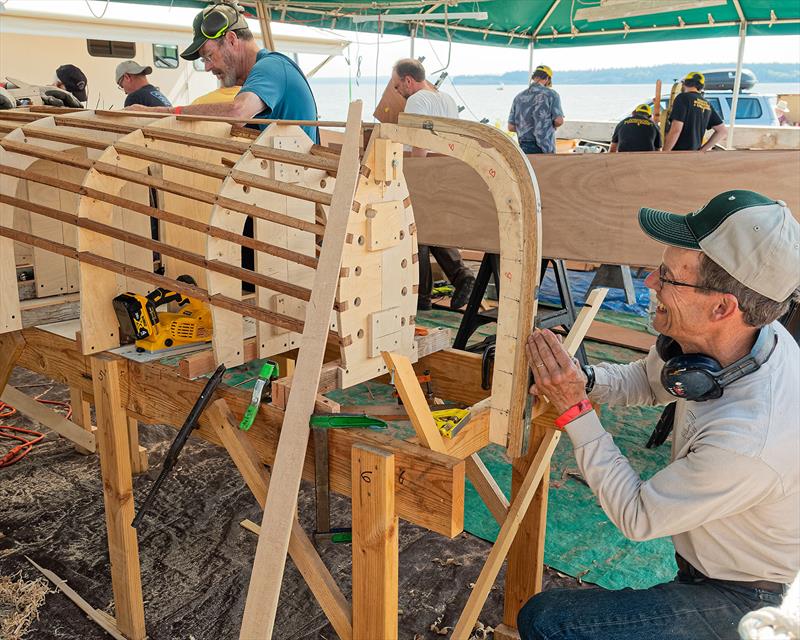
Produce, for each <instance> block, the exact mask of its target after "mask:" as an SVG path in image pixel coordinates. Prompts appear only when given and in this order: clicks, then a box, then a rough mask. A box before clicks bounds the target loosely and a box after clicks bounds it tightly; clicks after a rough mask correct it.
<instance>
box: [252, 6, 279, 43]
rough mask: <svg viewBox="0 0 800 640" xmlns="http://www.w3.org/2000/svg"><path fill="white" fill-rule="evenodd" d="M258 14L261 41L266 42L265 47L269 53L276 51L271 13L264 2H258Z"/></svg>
mask: <svg viewBox="0 0 800 640" xmlns="http://www.w3.org/2000/svg"><path fill="white" fill-rule="evenodd" d="M256 13H257V14H258V24H259V26H260V27H261V39H262V40H263V41H264V47H265V48H266V49H267V50H268V51H275V42H274V40H273V39H272V27H270V24H269V23H270V17H269V11H268V10H267V5H266V4H264V0H258V2H257V3H256Z"/></svg>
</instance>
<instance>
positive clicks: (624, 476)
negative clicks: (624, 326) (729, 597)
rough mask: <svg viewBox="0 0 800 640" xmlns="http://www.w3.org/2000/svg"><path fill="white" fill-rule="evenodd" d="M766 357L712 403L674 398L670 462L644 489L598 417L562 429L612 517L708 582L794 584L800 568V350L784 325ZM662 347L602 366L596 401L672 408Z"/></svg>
mask: <svg viewBox="0 0 800 640" xmlns="http://www.w3.org/2000/svg"><path fill="white" fill-rule="evenodd" d="M773 327H774V328H775V331H776V333H777V334H778V344H777V346H776V347H775V351H774V352H773V353H772V356H771V357H770V358H769V360H768V361H767V362H766V363H765V364H764V365H763V366H762V367H761V368H760V369H759V370H758V371H756V372H755V373H752V374H750V375H748V376H745V377H744V378H741V379H740V380H738V381H736V382H734V383H733V384H731V385H730V386H728V387H727V388H726V389H725V391H724V393H723V396H722V397H721V398H719V399H717V400H709V401H706V402H691V401H686V400H678V401H677V405H676V411H675V428H674V430H673V432H672V455H671V462H670V464H669V465H667V466H666V467H665V468H664V469H662V470H661V471H659V472H658V473H656V474H655V475H654V476H653V477H652V478H650V479H649V480H647V481H642V479H641V478H640V477H639V475H638V474H637V472H636V471H635V470H634V469H633V468H632V467H631V465H630V463H629V462H628V460H627V458H625V457H624V456H623V455H622V454H621V453H620V451H619V449H618V448H617V446H616V445H615V444H614V441H613V439H612V437H611V436H610V435H609V434H608V433H607V432H606V431H605V429H603V427H602V425H601V424H600V420H599V418H598V416H597V414H596V413H595V412H593V411H592V412H590V413H588V414H585V415H583V416H581V417H580V418H578V419H576V420H574V421H573V422H571V423H570V424H568V425H567V427H566V431H567V433H568V434H569V437H570V439H571V440H572V444H573V446H574V448H575V457H576V459H577V462H578V466H579V467H580V470H581V473H582V474H583V476H584V478H585V479H586V481H587V483H588V484H589V486H590V487H591V488H592V491H594V493H595V495H596V496H597V497H598V499H599V500H600V504H601V505H602V507H603V509H604V510H605V512H606V514H607V515H608V517H609V518H610V519H611V520H612V522H614V524H615V525H617V527H618V528H619V529H620V530H621V531H622V533H623V534H624V535H625V536H627V537H628V538H631V539H633V540H648V539H651V538H658V537H662V536H672V541H673V543H674V545H675V549H676V551H677V552H678V553H680V554H681V556H683V557H684V558H685V559H686V560H688V561H689V562H690V563H691V564H692V565H694V566H695V567H696V568H697V569H699V570H700V571H702V572H703V573H704V574H705V575H707V576H709V577H712V578H718V579H723V580H742V581H755V580H772V581H775V582H782V583H790V582H791V581H792V580H793V579H794V578H795V576H796V575H797V573H798V571H799V570H800V349H798V346H797V343H796V342H795V341H794V339H793V338H792V337H791V335H790V334H789V333H788V332H787V331H786V329H784V328H783V327H782V326H781V325H780V324H779V323H777V322H776V323H773ZM662 366H663V361H662V360H661V359H660V358H659V357H658V354H657V353H656V350H655V348H653V349H651V351H650V353H649V354H648V355H647V357H646V358H644V359H643V360H639V361H637V362H633V363H631V364H629V365H610V364H602V365H599V366H597V367H595V372H596V383H595V387H594V390H593V392H592V394H591V399H592V400H593V401H595V402H599V403H601V404H609V405H614V404H617V405H656V404H665V403H668V402H672V401H674V400H675V398H674V397H673V396H671V395H669V394H668V393H667V392H666V391H665V390H664V388H663V386H662V385H661V383H660V380H659V376H660V372H661V368H662Z"/></svg>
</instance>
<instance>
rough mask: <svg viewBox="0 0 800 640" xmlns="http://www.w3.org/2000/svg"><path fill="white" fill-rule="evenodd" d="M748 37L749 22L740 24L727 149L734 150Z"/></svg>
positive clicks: (743, 21)
mask: <svg viewBox="0 0 800 640" xmlns="http://www.w3.org/2000/svg"><path fill="white" fill-rule="evenodd" d="M746 36H747V22H746V21H745V20H742V21H741V22H740V23H739V54H738V57H737V58H736V79H735V80H734V81H733V102H732V103H731V123H730V127H729V128H728V142H727V144H726V149H728V150H730V149H733V132H734V129H735V127H736V109H737V108H738V106H739V90H740V88H741V86H742V61H743V60H744V41H745V38H746Z"/></svg>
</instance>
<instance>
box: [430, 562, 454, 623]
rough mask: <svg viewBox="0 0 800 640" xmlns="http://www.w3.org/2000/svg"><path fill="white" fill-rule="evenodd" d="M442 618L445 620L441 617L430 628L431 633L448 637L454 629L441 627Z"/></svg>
mask: <svg viewBox="0 0 800 640" xmlns="http://www.w3.org/2000/svg"><path fill="white" fill-rule="evenodd" d="M437 560H438V558H437ZM442 618H444V615H441V616H439V617H438V618H436V620H435V621H434V622H433V624H431V626H430V629H431V631H433V632H434V633H435V634H436V635H438V636H446V635H447V634H448V633H450V631H451V630H452V629H453V627H439V623H440V622H441V621H442Z"/></svg>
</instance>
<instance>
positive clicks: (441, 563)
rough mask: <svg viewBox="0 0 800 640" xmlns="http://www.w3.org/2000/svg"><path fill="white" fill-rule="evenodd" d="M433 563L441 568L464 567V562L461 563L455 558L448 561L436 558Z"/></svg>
mask: <svg viewBox="0 0 800 640" xmlns="http://www.w3.org/2000/svg"><path fill="white" fill-rule="evenodd" d="M431 562H435V563H436V564H438V565H439V566H442V567H447V566H449V565H454V566H456V567H461V566H463V565H464V563H463V562H459V561H458V560H456V559H455V558H447V559H446V560H442V559H441V558H434V559H433V560H431Z"/></svg>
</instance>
